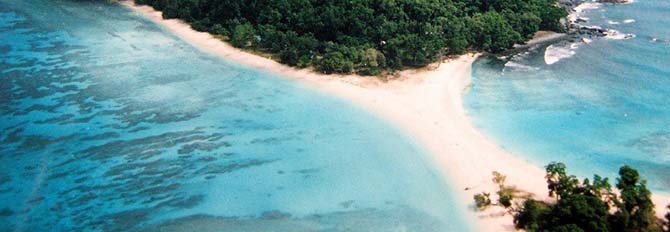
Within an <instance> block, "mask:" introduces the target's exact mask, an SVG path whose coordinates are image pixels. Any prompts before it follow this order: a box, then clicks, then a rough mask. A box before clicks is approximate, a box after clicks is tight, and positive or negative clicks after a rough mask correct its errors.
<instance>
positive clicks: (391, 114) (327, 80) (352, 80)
mask: <svg viewBox="0 0 670 232" xmlns="http://www.w3.org/2000/svg"><path fill="white" fill-rule="evenodd" d="M122 4H124V5H126V6H128V7H129V8H131V9H133V10H134V11H136V12H138V13H141V14H143V15H145V16H146V17H147V18H149V19H151V20H153V21H155V22H156V23H158V24H160V25H162V26H163V27H164V28H166V29H168V30H170V31H172V32H174V33H175V34H176V35H178V36H180V37H181V38H183V39H184V40H186V41H187V42H189V43H192V44H194V45H195V46H197V47H199V48H201V49H203V50H205V51H208V52H211V53H214V54H217V55H220V56H222V57H225V58H227V59H231V60H234V61H237V62H240V63H243V64H246V65H249V66H251V67H255V68H258V69H262V70H266V71H269V72H273V73H277V74H280V75H282V76H286V77H289V78H294V79H297V80H299V81H301V82H302V83H305V84H307V85H311V86H314V87H315V88H318V89H321V90H323V91H326V92H328V93H331V94H333V95H336V96H338V97H341V98H343V99H346V100H348V101H350V102H352V103H354V104H356V105H358V106H360V107H362V108H364V109H368V110H369V111H370V112H373V113H374V114H376V115H378V116H379V117H381V118H384V119H386V120H388V121H390V122H391V123H392V124H394V125H396V126H397V127H399V128H400V129H402V130H404V131H405V132H406V133H407V134H408V135H409V136H410V137H412V138H414V139H416V141H418V142H419V143H420V145H422V146H423V147H424V148H426V149H427V150H428V151H429V152H430V153H431V154H432V155H433V156H434V159H435V161H436V163H437V164H438V166H439V168H440V170H441V171H442V172H443V173H444V174H445V175H446V177H447V178H446V179H447V180H448V181H449V182H450V185H451V186H454V188H455V190H456V191H460V192H459V193H457V195H458V196H459V197H460V198H462V201H464V202H467V203H468V204H471V203H472V196H473V195H474V194H476V193H479V192H482V191H487V192H495V186H494V185H493V184H492V183H491V173H492V172H493V171H499V172H501V173H503V174H505V175H507V183H509V184H510V185H515V186H517V187H518V188H519V189H522V190H524V191H528V192H531V193H534V194H536V195H537V196H538V197H540V198H544V197H545V196H546V183H545V181H544V174H545V173H544V169H543V168H542V167H538V166H535V165H533V164H530V163H529V162H527V161H526V160H524V159H521V158H519V157H517V156H514V155H511V154H509V153H508V152H506V151H505V150H503V149H501V148H500V147H499V146H498V145H496V143H494V142H493V141H492V140H491V139H489V138H487V137H486V136H485V135H484V134H482V133H480V132H479V131H478V130H477V128H475V127H474V126H473V124H472V123H471V121H470V118H469V117H468V115H467V112H466V110H465V109H464V107H463V102H462V95H463V92H464V91H467V89H468V86H469V84H470V69H471V64H472V63H473V62H474V60H475V59H476V57H477V55H473V54H469V55H463V56H461V57H459V58H456V59H453V60H449V61H446V62H442V63H439V64H433V65H430V67H427V68H424V69H420V70H408V71H403V72H400V73H399V74H398V77H397V78H393V79H392V80H390V81H386V82H385V81H381V80H379V79H377V78H373V77H360V76H356V75H346V76H342V75H322V74H319V73H316V72H313V71H311V70H307V69H301V70H299V69H295V68H291V67H288V66H285V65H282V64H280V63H277V62H275V61H273V60H270V59H267V58H263V57H261V56H258V55H254V54H250V53H247V52H244V51H242V50H239V49H237V48H234V47H232V46H230V45H229V44H227V43H225V42H222V41H221V40H219V39H217V38H214V37H213V36H211V35H210V34H208V33H203V32H197V31H195V30H193V29H191V27H190V26H189V25H187V24H185V23H183V22H182V21H179V20H174V19H170V20H164V19H163V18H162V17H161V12H157V11H155V10H154V9H153V8H151V7H148V6H136V5H134V3H132V1H123V2H122ZM465 189H468V190H465ZM669 199H670V198H668V197H667V196H665V197H655V202H656V203H657V208H658V209H657V212H659V215H660V212H664V210H662V209H663V208H664V206H665V205H667V204H668V203H669V202H670V201H669ZM468 212H472V214H473V215H472V216H473V217H478V218H480V219H481V220H478V221H477V223H475V224H476V225H474V226H476V229H478V230H479V231H513V230H514V227H513V223H512V217H511V216H510V215H509V214H504V216H501V215H502V214H503V213H504V211H503V210H501V209H499V208H497V207H496V208H493V209H490V210H487V211H484V212H474V211H473V210H468Z"/></svg>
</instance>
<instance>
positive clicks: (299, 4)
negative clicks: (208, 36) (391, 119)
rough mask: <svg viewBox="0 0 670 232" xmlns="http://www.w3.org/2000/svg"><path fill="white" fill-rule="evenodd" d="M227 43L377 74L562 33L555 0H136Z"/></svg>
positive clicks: (303, 62) (288, 60)
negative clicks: (543, 32) (537, 34)
mask: <svg viewBox="0 0 670 232" xmlns="http://www.w3.org/2000/svg"><path fill="white" fill-rule="evenodd" d="M135 2H136V3H138V4H148V5H151V6H153V7H154V8H156V9H157V10H160V11H162V12H163V17H164V18H179V19H182V20H184V21H186V22H188V23H190V24H191V25H192V27H193V28H194V29H196V30H199V31H207V32H210V33H213V34H216V35H220V36H221V38H223V39H226V40H228V41H229V42H230V43H231V44H232V45H233V46H235V47H239V48H244V49H253V50H256V51H258V52H264V53H268V54H272V55H273V57H274V58H276V59H277V60H278V61H280V62H282V63H284V64H288V65H292V66H297V67H307V66H314V67H315V68H316V69H317V70H319V71H321V72H324V73H352V72H355V73H358V74H363V75H378V74H380V73H382V72H384V71H386V70H398V69H401V68H403V67H408V66H411V67H418V66H424V65H426V64H429V63H431V62H434V61H436V60H437V59H439V58H442V57H444V56H448V55H455V54H461V53H464V52H466V51H468V50H477V51H488V52H499V51H503V50H505V49H508V48H510V47H512V45H514V44H516V43H524V42H525V41H527V40H528V39H529V38H531V37H532V35H533V34H534V33H535V32H537V31H538V30H553V31H562V30H564V27H563V25H562V24H561V23H560V20H561V18H563V17H565V16H566V11H565V10H564V9H563V8H561V7H559V6H558V5H557V0H331V1H317V0H136V1H135Z"/></svg>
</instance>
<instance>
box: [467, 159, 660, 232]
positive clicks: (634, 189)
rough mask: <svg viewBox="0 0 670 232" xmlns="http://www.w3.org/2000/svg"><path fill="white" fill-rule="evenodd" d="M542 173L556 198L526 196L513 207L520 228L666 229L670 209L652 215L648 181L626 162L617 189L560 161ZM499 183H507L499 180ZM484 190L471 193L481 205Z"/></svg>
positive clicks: (605, 231)
mask: <svg viewBox="0 0 670 232" xmlns="http://www.w3.org/2000/svg"><path fill="white" fill-rule="evenodd" d="M546 173H547V174H546V176H545V179H546V180H547V189H548V195H549V196H550V197H551V198H553V199H554V200H553V201H551V202H545V201H539V200H535V199H533V198H531V197H528V198H526V199H523V201H522V203H520V204H517V206H516V207H513V208H512V210H511V212H512V213H513V215H514V224H515V225H516V227H517V228H518V229H524V230H525V231H529V232H534V231H537V232H540V231H542V232H559V231H561V232H562V231H565V232H568V231H570V232H580V231H589V232H590V231H593V232H610V231H611V232H644V231H649V232H655V231H658V232H662V231H665V232H667V231H670V227H669V226H670V224H669V223H670V211H669V212H668V213H667V214H666V215H665V219H661V218H657V217H656V213H655V212H654V203H653V202H652V199H651V191H649V189H648V188H647V184H646V181H645V180H643V179H642V177H641V176H640V174H639V173H638V171H637V170H635V169H633V168H631V167H630V166H623V167H621V168H620V169H619V177H618V178H617V179H616V185H615V187H616V189H617V190H618V191H614V190H613V189H612V186H611V185H610V183H609V180H608V178H603V177H601V176H598V175H594V177H593V179H592V180H589V179H584V180H582V181H580V180H579V179H578V178H577V177H575V176H574V175H569V174H568V173H567V171H566V166H565V165H564V164H563V163H551V164H549V165H547V166H546ZM494 176H495V173H494ZM497 178H498V179H500V177H497ZM495 179H496V177H494V182H495ZM503 179H504V178H503ZM500 188H501V189H504V188H509V187H505V186H504V184H502V185H500ZM485 195H487V193H482V194H477V195H475V197H474V199H475V205H476V206H477V207H478V208H480V209H484V208H486V207H487V206H488V205H490V201H488V202H487V201H482V200H481V198H482V197H483V196H485ZM486 203H488V204H486ZM503 206H505V207H506V208H507V207H509V206H507V205H503ZM668 209H669V210H670V205H668Z"/></svg>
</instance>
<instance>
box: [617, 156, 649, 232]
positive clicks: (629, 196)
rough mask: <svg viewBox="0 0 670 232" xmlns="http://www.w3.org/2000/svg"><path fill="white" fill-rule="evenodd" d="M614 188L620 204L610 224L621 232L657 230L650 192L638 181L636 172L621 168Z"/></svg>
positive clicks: (638, 175) (624, 167) (628, 168)
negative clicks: (617, 193) (618, 193)
mask: <svg viewBox="0 0 670 232" xmlns="http://www.w3.org/2000/svg"><path fill="white" fill-rule="evenodd" d="M616 187H617V189H619V191H620V195H621V202H617V212H616V213H615V214H614V217H613V218H612V223H613V224H614V225H616V226H617V228H621V231H637V230H640V229H642V230H648V231H651V230H653V229H658V228H657V227H658V226H657V225H656V218H655V216H654V215H655V213H654V203H653V202H652V201H651V192H650V191H649V190H648V189H647V184H646V182H645V181H641V180H640V174H639V173H638V172H637V170H635V169H633V168H631V167H629V166H628V165H625V166H623V167H621V169H619V178H617V184H616Z"/></svg>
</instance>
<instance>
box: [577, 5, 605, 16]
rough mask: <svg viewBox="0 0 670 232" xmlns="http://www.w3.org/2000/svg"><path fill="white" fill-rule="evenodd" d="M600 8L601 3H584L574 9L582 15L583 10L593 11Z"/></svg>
mask: <svg viewBox="0 0 670 232" xmlns="http://www.w3.org/2000/svg"><path fill="white" fill-rule="evenodd" d="M600 6H602V3H599V2H585V3H582V4H580V5H579V6H577V7H575V9H574V10H575V12H577V13H578V14H579V13H582V12H583V11H585V10H593V9H598V8H600Z"/></svg>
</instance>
